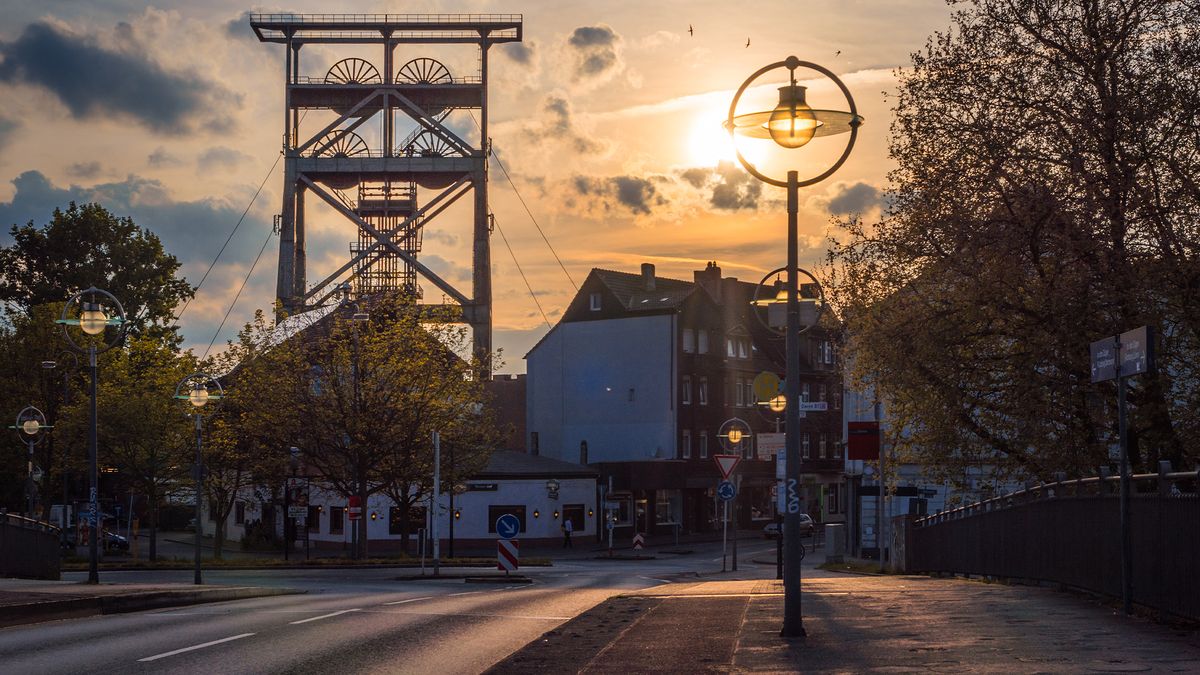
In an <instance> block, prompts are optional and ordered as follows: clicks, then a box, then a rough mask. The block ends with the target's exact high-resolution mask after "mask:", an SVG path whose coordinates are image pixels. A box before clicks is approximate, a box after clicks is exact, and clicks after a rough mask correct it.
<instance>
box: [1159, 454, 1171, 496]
mask: <svg viewBox="0 0 1200 675" xmlns="http://www.w3.org/2000/svg"><path fill="white" fill-rule="evenodd" d="M1169 473H1171V460H1169V459H1160V460H1158V496H1159V498H1160V499H1161V498H1164V497H1166V496H1168V495H1169V494H1171V486H1170V482H1171V481H1169V480H1167V474H1169Z"/></svg>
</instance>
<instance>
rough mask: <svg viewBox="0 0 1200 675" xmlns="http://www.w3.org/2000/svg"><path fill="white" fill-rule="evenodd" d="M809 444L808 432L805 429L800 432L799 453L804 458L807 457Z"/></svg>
mask: <svg viewBox="0 0 1200 675" xmlns="http://www.w3.org/2000/svg"><path fill="white" fill-rule="evenodd" d="M809 445H810V444H809V441H808V432H807V431H806V432H804V433H802V434H800V455H801V457H803V458H804V459H808V456H809V452H810V448H809Z"/></svg>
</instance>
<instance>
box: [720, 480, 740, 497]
mask: <svg viewBox="0 0 1200 675" xmlns="http://www.w3.org/2000/svg"><path fill="white" fill-rule="evenodd" d="M717 496H718V497H720V498H721V499H722V500H723V501H729V500H731V499H733V498H734V497H736V496H737V487H735V486H734V484H733V481H729V480H723V481H721V482H720V483H719V484H718V485H717Z"/></svg>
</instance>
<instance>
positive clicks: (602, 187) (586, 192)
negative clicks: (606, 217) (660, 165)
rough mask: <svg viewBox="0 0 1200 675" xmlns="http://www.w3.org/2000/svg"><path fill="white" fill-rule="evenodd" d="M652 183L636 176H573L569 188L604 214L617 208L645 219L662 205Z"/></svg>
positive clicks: (651, 180) (660, 198) (663, 200)
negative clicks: (573, 189)
mask: <svg viewBox="0 0 1200 675" xmlns="http://www.w3.org/2000/svg"><path fill="white" fill-rule="evenodd" d="M655 182H656V180H655V179H646V178H640V177H637V176H611V177H604V178H601V177H595V176H575V177H574V178H573V179H572V181H571V184H572V185H573V186H574V188H575V191H576V192H578V193H579V194H580V195H582V196H584V197H588V198H589V200H590V201H591V202H592V203H594V204H598V205H599V206H600V207H601V208H602V209H603V210H605V211H611V210H613V209H614V208H615V207H616V206H617V205H620V206H624V207H625V208H627V209H629V210H630V211H631V212H633V213H636V214H643V215H648V214H649V213H650V212H651V209H652V208H653V207H655V206H661V205H663V204H666V200H665V199H663V197H662V195H660V194H659V193H658V188H657V187H656V186H655Z"/></svg>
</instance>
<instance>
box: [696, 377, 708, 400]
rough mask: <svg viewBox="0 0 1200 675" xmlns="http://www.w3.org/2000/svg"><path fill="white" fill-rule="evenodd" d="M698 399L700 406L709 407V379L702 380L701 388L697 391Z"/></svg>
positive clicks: (703, 378)
mask: <svg viewBox="0 0 1200 675" xmlns="http://www.w3.org/2000/svg"><path fill="white" fill-rule="evenodd" d="M696 397H697V398H698V399H699V401H700V405H708V378H707V377H702V378H700V387H699V389H698V390H697V391H696Z"/></svg>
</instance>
